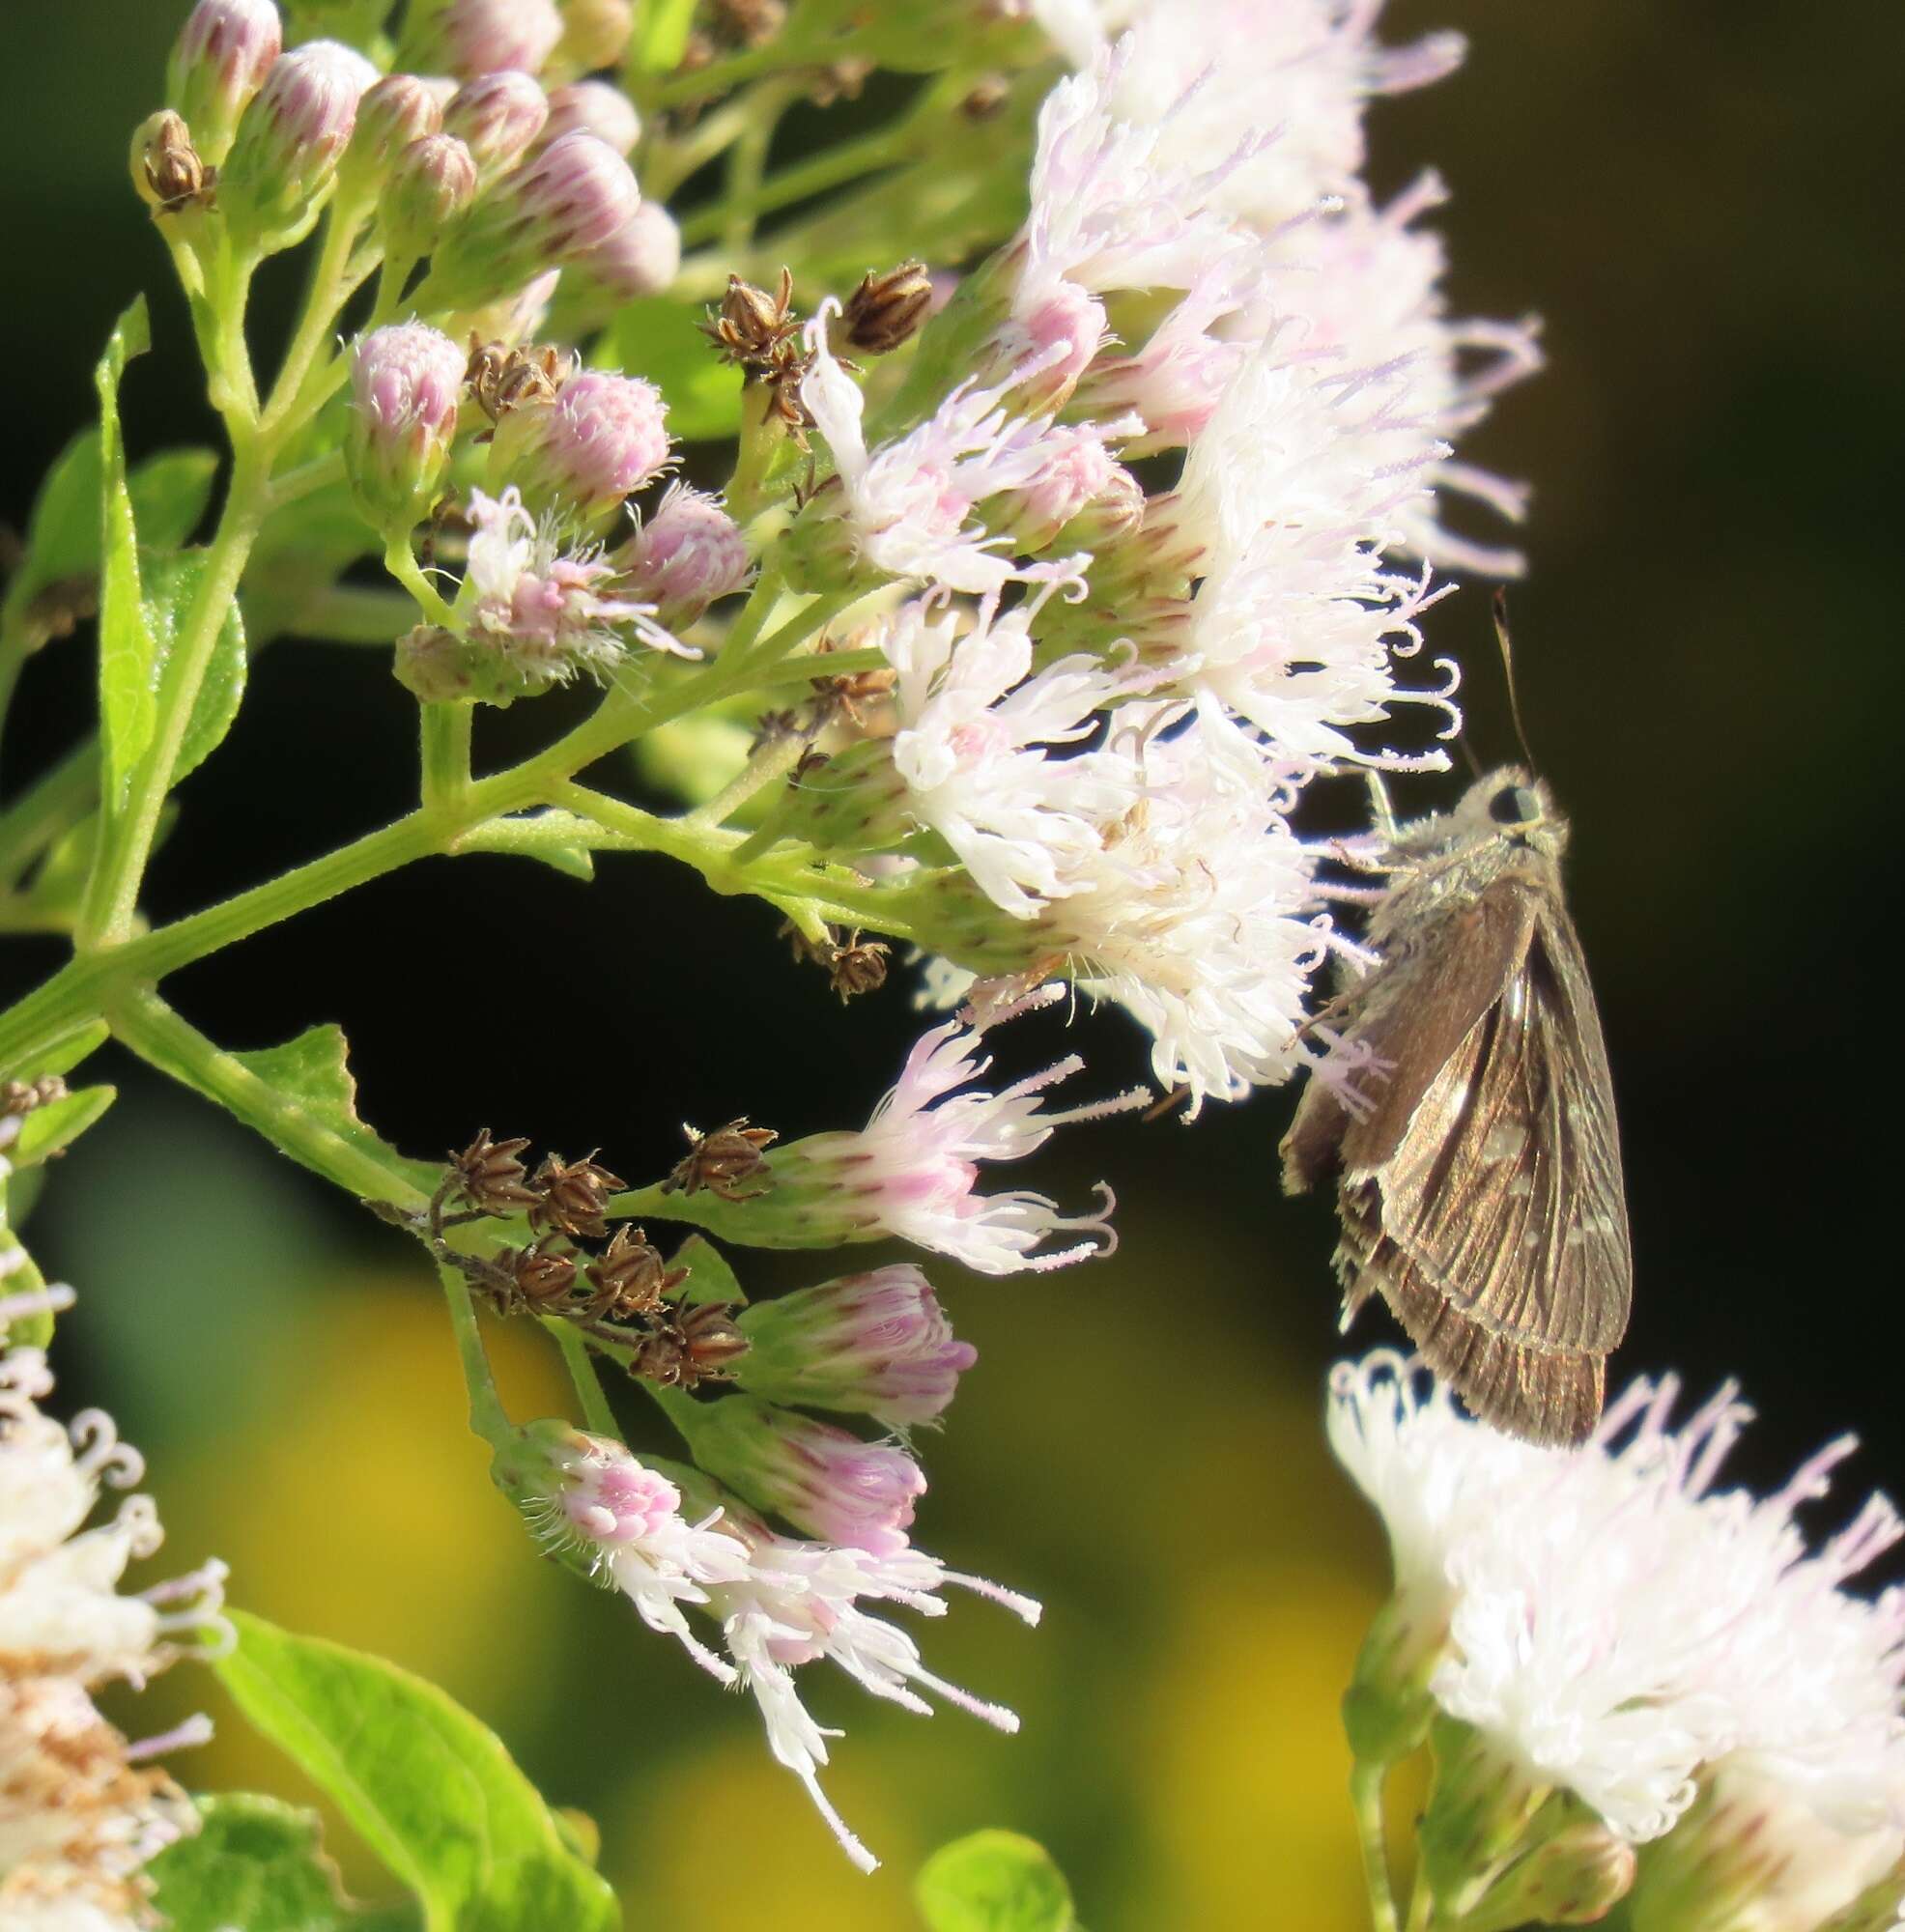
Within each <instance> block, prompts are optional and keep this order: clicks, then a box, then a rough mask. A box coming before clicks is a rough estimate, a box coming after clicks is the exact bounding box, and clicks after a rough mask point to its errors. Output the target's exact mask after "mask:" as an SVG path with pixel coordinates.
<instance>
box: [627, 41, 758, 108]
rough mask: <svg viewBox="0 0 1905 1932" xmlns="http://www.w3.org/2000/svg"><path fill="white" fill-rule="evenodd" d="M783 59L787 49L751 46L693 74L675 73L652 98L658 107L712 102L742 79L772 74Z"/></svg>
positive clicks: (737, 84)
mask: <svg viewBox="0 0 1905 1932" xmlns="http://www.w3.org/2000/svg"><path fill="white" fill-rule="evenodd" d="M785 60H786V49H785V48H783V47H781V46H777V45H776V44H775V43H773V42H769V43H768V44H767V45H765V46H760V47H750V48H748V49H747V51H746V52H744V53H738V54H734V55H731V56H730V57H729V58H728V59H726V60H725V61H715V62H713V63H712V64H711V65H710V66H707V67H704V68H698V69H697V70H696V71H694V72H692V73H683V74H676V75H675V76H674V77H673V78H672V79H669V80H665V81H664V82H663V83H662V84H661V86H659V87H658V88H656V89H655V90H654V93H653V96H652V99H654V101H655V103H656V105H657V106H660V107H678V106H680V105H681V103H682V102H683V101H687V100H712V99H714V98H715V96H716V95H718V94H727V93H730V92H731V91H732V90H733V89H735V88H737V87H739V86H740V85H741V83H742V82H743V81H744V80H753V79H756V78H758V76H760V75H761V74H763V73H772V72H773V71H775V70H776V69H777V68H779V67H782V65H784V63H785Z"/></svg>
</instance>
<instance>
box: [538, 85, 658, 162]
mask: <svg viewBox="0 0 1905 1932" xmlns="http://www.w3.org/2000/svg"><path fill="white" fill-rule="evenodd" d="M564 134H593V135H594V136H595V138H596V139H597V140H598V141H607V142H608V144H609V145H610V146H611V148H613V149H614V151H615V152H616V154H618V155H629V154H633V153H634V152H635V144H636V143H637V142H638V141H639V140H640V139H641V116H640V114H638V113H637V112H636V111H635V102H634V101H632V100H631V99H629V98H628V96H627V95H626V94H624V93H623V92H622V90H621V89H620V88H619V87H611V86H610V84H609V83H608V82H607V81H606V80H578V81H573V82H571V83H570V85H569V86H567V87H558V88H557V89H556V90H555V91H554V93H553V94H552V95H551V96H550V97H549V125H548V126H547V127H546V128H544V129H543V138H544V140H546V141H556V140H560V139H561V137H562V136H563V135H564Z"/></svg>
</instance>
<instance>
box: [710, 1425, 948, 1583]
mask: <svg viewBox="0 0 1905 1932" xmlns="http://www.w3.org/2000/svg"><path fill="white" fill-rule="evenodd" d="M690 1440H691V1441H692V1442H693V1444H694V1449H695V1461H696V1462H697V1463H698V1464H699V1465H700V1466H701V1467H702V1468H703V1469H705V1470H706V1471H707V1472H708V1474H709V1475H711V1476H713V1477H714V1478H715V1479H716V1480H717V1481H719V1482H723V1483H725V1484H726V1485H727V1486H728V1488H729V1489H731V1490H734V1491H736V1492H738V1493H739V1494H740V1495H742V1496H743V1497H745V1498H746V1499H747V1500H748V1501H749V1502H751V1503H753V1505H754V1506H755V1507H756V1508H758V1509H764V1510H771V1511H772V1512H774V1514H776V1515H777V1516H781V1517H783V1518H784V1519H785V1520H787V1521H788V1522H790V1523H792V1524H793V1525H794V1527H795V1528H796V1529H798V1530H800V1531H802V1532H803V1533H804V1534H805V1535H808V1536H811V1537H817V1538H818V1539H819V1540H820V1541H821V1542H822V1543H833V1544H842V1545H844V1546H845V1547H846V1548H850V1549H865V1550H867V1551H868V1552H869V1553H870V1554H872V1555H874V1556H894V1555H896V1554H898V1552H899V1551H900V1550H902V1549H904V1548H906V1546H907V1538H906V1531H907V1529H908V1527H909V1526H910V1525H911V1523H912V1520H913V1506H914V1503H915V1502H916V1500H917V1499H918V1498H919V1497H920V1496H922V1495H924V1493H925V1488H926V1479H925V1477H924V1474H922V1473H921V1470H920V1465H919V1464H918V1463H916V1462H914V1460H913V1459H912V1457H910V1456H909V1455H907V1453H906V1452H905V1450H903V1449H901V1448H899V1447H897V1446H896V1444H894V1443H890V1442H863V1441H862V1440H861V1439H860V1437H859V1436H857V1435H849V1434H848V1433H847V1431H845V1430H844V1429H836V1428H835V1427H834V1426H833V1425H832V1424H831V1423H826V1422H814V1421H812V1420H810V1418H809V1417H807V1416H805V1415H798V1414H796V1413H795V1412H794V1411H793V1410H792V1409H786V1408H777V1407H776V1406H774V1405H773V1404H772V1403H768V1402H762V1401H761V1400H760V1399H759V1398H758V1397H757V1396H751V1395H731V1396H728V1397H726V1398H725V1399H724V1400H723V1401H721V1402H716V1403H707V1404H703V1405H700V1406H697V1409H696V1413H695V1420H694V1423H693V1426H692V1429H691V1432H690Z"/></svg>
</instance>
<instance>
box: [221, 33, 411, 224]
mask: <svg viewBox="0 0 1905 1932" xmlns="http://www.w3.org/2000/svg"><path fill="white" fill-rule="evenodd" d="M376 79H377V70H376V69H375V68H374V67H372V66H371V64H370V62H369V61H367V60H365V58H364V57H363V55H362V54H360V53H358V52H357V51H356V50H355V48H353V47H347V46H343V45H341V44H339V43H337V42H336V41H312V42H311V43H309V44H308V45H305V46H301V47H298V48H296V49H294V50H293V51H292V52H291V53H288V54H280V55H279V56H278V58H277V60H276V61H275V62H274V63H273V65H272V67H271V71H270V73H269V74H268V75H267V76H266V79H265V84H264V86H263V87H261V88H260V89H259V90H258V92H257V94H256V95H255V96H253V98H252V99H251V102H250V104H249V105H248V106H247V107H246V108H245V110H244V113H243V114H242V116H241V118H240V120H239V125H238V133H237V135H236V136H235V137H234V139H233V142H232V151H231V156H230V158H229V160H227V162H226V163H225V166H224V168H223V169H222V171H221V172H220V174H219V177H218V205H219V207H220V208H221V209H222V210H223V212H224V214H225V219H226V221H227V223H228V224H229V226H230V228H231V231H232V233H233V234H234V235H235V236H237V237H238V238H240V239H241V240H242V241H248V242H254V243H259V244H262V245H263V246H265V247H266V248H267V249H275V248H282V247H288V246H290V245H291V243H292V242H294V241H297V240H298V239H299V235H300V234H301V233H302V232H303V229H304V228H305V227H306V226H308V224H309V220H310V218H311V217H313V216H314V215H315V214H316V212H317V208H318V204H319V201H320V200H321V198H322V197H323V195H324V192H325V190H326V189H327V188H328V187H329V186H330V184H331V180H332V178H333V177H334V176H335V174H336V172H337V163H338V160H339V158H340V157H341V156H342V155H343V153H344V150H345V148H346V147H347V146H348V145H349V143H350V139H351V131H352V129H353V128H355V126H356V120H357V101H358V99H360V98H361V97H362V95H363V93H364V91H365V89H367V88H368V87H369V86H370V85H371V84H372V82H374V81H375V80H376Z"/></svg>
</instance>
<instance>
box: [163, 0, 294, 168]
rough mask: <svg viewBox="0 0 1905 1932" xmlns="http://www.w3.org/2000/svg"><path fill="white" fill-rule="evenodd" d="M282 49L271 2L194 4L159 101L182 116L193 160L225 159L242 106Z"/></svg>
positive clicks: (281, 35)
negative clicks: (193, 150) (189, 134)
mask: <svg viewBox="0 0 1905 1932" xmlns="http://www.w3.org/2000/svg"><path fill="white" fill-rule="evenodd" d="M283 46H284V29H283V26H282V24H281V22H280V21H279V19H278V10H277V8H276V7H275V6H273V5H272V4H271V0H199V4H198V5H197V6H196V7H194V8H193V9H192V11H191V13H190V14H189V15H188V16H187V17H186V20H185V25H184V26H183V27H182V28H181V29H180V30H179V39H178V43H177V44H176V45H175V46H174V47H173V49H172V64H171V67H170V69H169V71H168V72H167V76H166V88H165V98H166V99H167V101H168V102H169V103H170V104H171V105H172V106H173V107H175V108H177V109H178V111H179V112H180V113H181V114H183V115H184V116H185V122H186V125H187V126H188V127H189V128H191V130H192V144H193V146H194V147H195V148H196V149H197V151H198V156H199V158H200V159H201V160H203V161H205V162H207V163H208V164H210V165H212V166H216V165H217V163H218V162H220V161H222V160H223V159H224V158H225V155H226V152H227V151H228V150H229V149H230V147H231V145H232V131H233V129H234V128H237V126H238V123H239V116H240V115H241V114H242V113H243V112H244V109H245V104H246V103H247V102H248V101H249V100H250V99H251V97H252V96H253V95H254V94H256V93H257V92H258V89H259V88H260V86H262V85H263V83H264V79H265V76H266V75H267V74H268V73H269V72H270V71H271V63H272V62H273V61H275V60H276V59H277V57H278V55H279V53H280V52H281V51H282V49H283Z"/></svg>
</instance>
